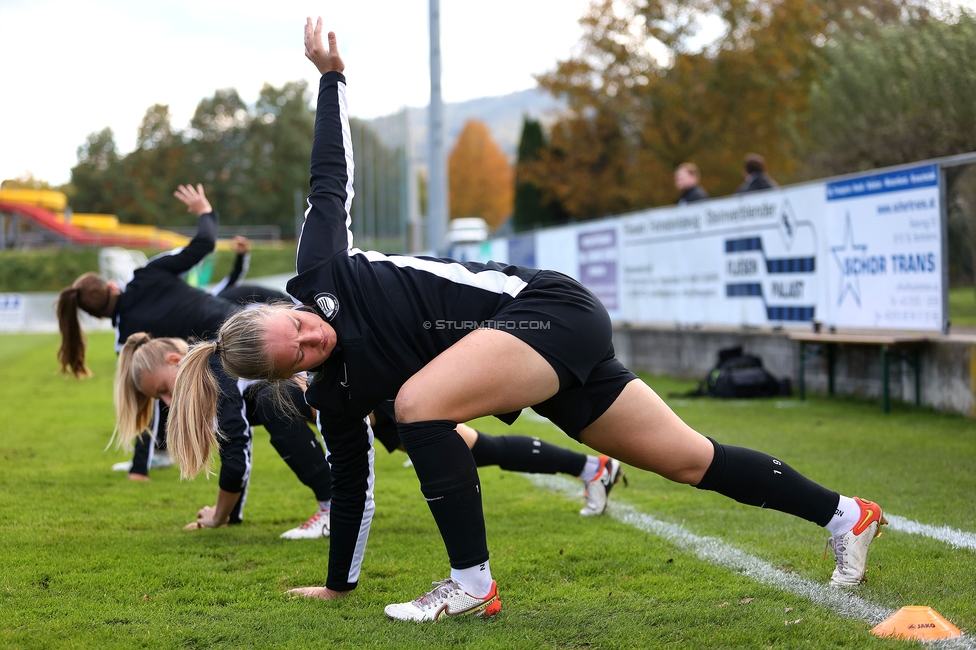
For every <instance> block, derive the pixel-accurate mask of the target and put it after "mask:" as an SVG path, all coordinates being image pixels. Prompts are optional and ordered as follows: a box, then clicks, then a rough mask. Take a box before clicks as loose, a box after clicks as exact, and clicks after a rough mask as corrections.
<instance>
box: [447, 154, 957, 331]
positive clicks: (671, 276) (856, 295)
mask: <svg viewBox="0 0 976 650" xmlns="http://www.w3.org/2000/svg"><path fill="white" fill-rule="evenodd" d="M940 215H941V208H940V205H939V170H938V167H937V166H935V165H922V166H918V167H913V168H910V169H904V170H898V171H890V172H881V173H868V174H863V175H859V176H856V177H848V178H845V179H843V180H838V181H832V182H819V183H807V184H804V185H796V186H793V187H786V188H779V189H774V190H767V191H763V192H755V193H750V194H742V195H738V196H732V197H728V198H722V199H713V200H709V201H701V202H697V203H691V204H688V205H683V206H673V207H668V208H658V209H654V210H646V211H643V212H638V213H634V214H628V215H624V216H621V217H616V218H613V219H603V220H600V221H592V222H586V223H582V224H577V225H573V226H562V227H558V228H550V229H545V230H539V231H535V232H533V233H527V234H520V235H518V236H516V237H512V238H509V239H507V240H494V241H495V242H499V241H502V242H505V243H506V246H499V245H498V244H497V243H496V244H494V245H491V246H489V245H488V244H480V245H473V246H469V247H466V248H464V249H463V250H458V251H456V252H455V253H454V255H456V256H457V257H458V258H460V259H465V260H467V259H471V260H480V261H486V260H487V259H490V258H492V257H491V256H494V257H493V258H492V259H495V260H496V261H499V262H509V263H512V264H520V265H523V266H530V267H536V268H545V269H553V270H556V271H561V272H563V273H566V274H567V275H571V276H573V277H575V278H576V279H578V280H579V281H580V282H582V283H583V284H584V285H586V286H587V287H588V288H589V289H590V290H592V291H593V293H595V294H596V295H597V297H599V298H600V300H602V301H603V304H604V305H605V306H606V308H607V310H608V311H609V312H610V316H611V318H613V319H614V320H616V321H623V322H631V323H669V324H684V325H729V326H743V325H745V326H755V327H764V326H765V327H768V326H785V327H790V326H793V327H801V326H807V325H808V324H809V323H810V322H811V321H819V322H821V323H824V324H825V325H827V326H838V327H858V328H869V329H870V328H873V329H911V330H936V331H937V330H941V328H942V323H943V313H942V310H943V306H942V295H943V291H942V259H941V257H942V230H941V221H940V218H941V217H940Z"/></svg>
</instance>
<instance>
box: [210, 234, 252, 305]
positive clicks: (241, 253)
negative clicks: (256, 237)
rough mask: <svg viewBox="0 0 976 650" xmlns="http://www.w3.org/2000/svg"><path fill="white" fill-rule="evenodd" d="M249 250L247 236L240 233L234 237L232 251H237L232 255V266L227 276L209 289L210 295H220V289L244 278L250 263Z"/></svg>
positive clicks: (249, 243)
mask: <svg viewBox="0 0 976 650" xmlns="http://www.w3.org/2000/svg"><path fill="white" fill-rule="evenodd" d="M250 251H251V242H250V241H248V239H247V237H241V236H240V235H238V236H236V237H234V252H235V253H237V254H236V255H235V256H234V266H233V268H231V270H230V273H228V274H227V277H225V278H224V279H223V280H221V281H220V282H219V283H218V284H216V285H215V286H214V288H213V289H211V290H210V294H211V295H214V296H217V295H220V292H221V291H224V290H225V289H230V288H231V287H236V286H237V285H238V283H240V281H241V280H243V279H244V276H246V275H247V269H248V267H249V266H250V265H251V252H250Z"/></svg>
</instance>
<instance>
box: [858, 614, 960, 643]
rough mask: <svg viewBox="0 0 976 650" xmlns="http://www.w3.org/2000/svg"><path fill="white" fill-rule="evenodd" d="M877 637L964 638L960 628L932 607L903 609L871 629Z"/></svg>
mask: <svg viewBox="0 0 976 650" xmlns="http://www.w3.org/2000/svg"><path fill="white" fill-rule="evenodd" d="M871 634H874V635H875V636H900V637H904V638H906V639H921V640H923V641H932V640H935V639H954V638H956V637H957V636H962V632H960V631H959V628H958V627H956V626H955V625H953V624H952V623H950V622H949V621H947V620H946V619H944V618H943V617H942V615H941V614H939V613H938V612H937V611H935V610H934V609H932V608H931V607H917V606H916V607H902V608H901V609H899V610H898V611H897V612H895V613H894V614H892V615H891V616H889V617H888V618H886V619H885V620H884V621H882V622H881V623H878V624H877V625H875V626H874V627H873V628H871Z"/></svg>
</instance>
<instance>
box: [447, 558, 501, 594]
mask: <svg viewBox="0 0 976 650" xmlns="http://www.w3.org/2000/svg"><path fill="white" fill-rule="evenodd" d="M451 578H452V579H453V580H454V582H456V583H458V585H459V586H460V587H461V589H464V590H465V591H466V592H468V593H469V594H471V595H472V596H474V597H475V598H484V597H485V596H487V595H488V592H490V591H491V567H489V566H488V563H487V562H485V563H484V564H476V565H474V566H473V567H468V568H467V569H451Z"/></svg>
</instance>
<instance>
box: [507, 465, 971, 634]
mask: <svg viewBox="0 0 976 650" xmlns="http://www.w3.org/2000/svg"><path fill="white" fill-rule="evenodd" d="M525 477H526V478H528V479H529V480H530V481H531V482H532V483H533V484H535V485H536V487H540V488H544V489H546V490H549V491H550V492H555V493H556V494H559V495H561V496H564V497H566V498H569V499H574V500H575V499H578V498H579V497H580V488H579V483H577V482H576V481H573V480H571V479H568V478H563V477H561V476H552V475H546V474H525ZM607 512H608V513H609V514H610V516H611V517H613V518H614V519H616V520H618V521H620V522H622V523H625V524H627V525H629V526H633V527H634V528H637V529H638V530H642V531H644V532H647V533H653V534H654V535H657V536H658V537H662V538H664V539H666V540H667V541H669V542H671V543H672V544H674V545H675V546H677V547H678V548H680V549H682V550H685V551H689V552H691V553H693V554H695V555H696V556H697V557H699V558H700V559H702V560H705V561H706V562H709V563H711V564H715V565H718V566H721V567H724V568H726V569H729V570H731V571H734V572H736V573H739V574H742V575H745V576H747V577H749V578H752V579H753V580H755V581H757V582H760V583H762V584H764V585H767V586H770V587H774V588H776V589H780V590H782V591H787V592H789V593H792V594H794V595H796V596H800V597H802V598H806V599H808V600H810V601H812V602H814V603H816V604H818V605H822V606H824V607H828V608H830V609H831V610H833V611H834V612H835V613H836V614H838V615H840V616H843V617H845V618H851V619H855V620H861V621H865V622H867V623H869V624H870V625H872V626H874V625H877V624H878V623H880V622H881V621H883V620H885V619H886V618H888V617H889V616H891V615H892V614H893V613H894V612H895V610H893V609H891V608H889V607H885V606H883V605H878V604H876V603H872V602H871V601H869V600H866V599H864V598H861V597H860V596H857V595H856V594H853V593H850V592H849V591H847V590H844V589H835V588H833V587H828V586H827V585H823V584H820V583H816V582H813V581H811V580H807V579H805V578H801V577H799V576H797V575H794V574H791V573H786V572H784V571H780V570H779V569H777V568H776V567H774V566H772V565H771V564H769V563H768V562H766V561H764V560H760V559H759V558H757V557H755V556H753V555H749V554H748V553H745V552H744V551H740V550H739V549H737V548H735V547H733V546H731V545H729V544H727V543H725V542H723V541H722V540H720V539H718V538H715V537H704V536H701V535H696V534H694V533H692V532H691V531H689V530H688V529H687V528H685V527H684V526H680V525H678V524H672V523H668V522H666V521H661V520H660V519H657V518H656V517H653V516H651V515H649V514H646V513H642V512H640V511H638V510H637V509H636V508H634V507H633V506H630V505H627V504H624V503H620V502H619V501H615V502H614V503H612V504H611V505H610V506H609V507H608V508H607ZM889 519H890V518H889ZM926 645H927V646H928V647H937V648H946V649H952V650H976V640H973V639H971V638H969V637H968V636H967V635H963V636H961V637H957V638H955V639H947V640H943V641H936V642H932V643H930V644H926Z"/></svg>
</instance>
